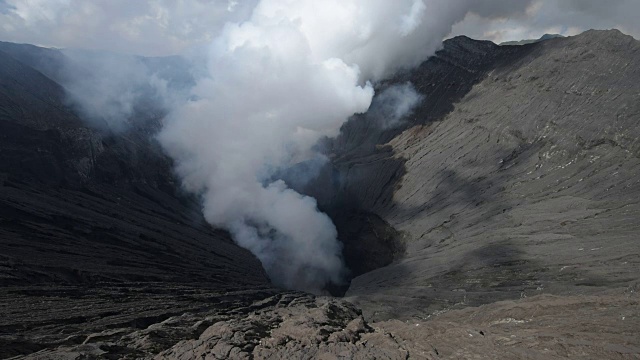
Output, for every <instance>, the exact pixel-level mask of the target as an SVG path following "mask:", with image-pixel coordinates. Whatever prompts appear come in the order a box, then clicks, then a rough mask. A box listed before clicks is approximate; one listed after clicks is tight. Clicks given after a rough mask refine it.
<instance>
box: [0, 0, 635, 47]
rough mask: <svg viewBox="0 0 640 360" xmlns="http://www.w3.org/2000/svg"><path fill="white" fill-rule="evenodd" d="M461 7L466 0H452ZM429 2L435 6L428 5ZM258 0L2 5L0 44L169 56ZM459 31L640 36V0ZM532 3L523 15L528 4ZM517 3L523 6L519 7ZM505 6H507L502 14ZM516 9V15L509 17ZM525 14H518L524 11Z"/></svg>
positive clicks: (545, 12) (535, 5) (568, 2)
mask: <svg viewBox="0 0 640 360" xmlns="http://www.w3.org/2000/svg"><path fill="white" fill-rule="evenodd" d="M452 1H453V2H455V1H458V0H452ZM426 2H427V3H428V1H426ZM256 3H257V0H136V1H131V0H0V40H4V41H13V42H24V43H32V44H37V45H42V46H52V47H60V48H92V49H107V50H112V51H118V52H123V53H136V54H142V55H168V54H176V53H181V52H183V51H184V50H186V49H189V48H191V47H194V46H198V45H200V44H203V43H207V42H209V41H210V40H211V39H212V38H214V37H215V36H216V35H217V34H218V33H219V32H220V31H221V29H222V27H223V26H224V24H225V23H226V22H228V21H233V22H239V21H243V20H244V19H247V18H249V16H250V14H251V11H252V10H253V8H254V7H255V4H256ZM496 3H498V4H502V5H501V6H495V5H492V6H483V5H482V4H483V2H482V1H480V0H479V1H478V2H477V4H480V6H477V7H478V9H476V10H475V11H474V12H472V13H469V14H468V15H467V17H466V18H465V20H464V21H462V22H460V23H458V24H456V25H455V26H454V27H453V31H452V35H458V34H465V35H468V36H471V37H473V38H478V39H488V40H492V41H495V42H502V41H508V40H520V39H523V38H537V37H539V36H541V35H543V34H545V33H560V34H564V35H575V34H577V33H580V32H582V31H584V30H587V29H591V28H596V29H609V28H618V29H620V30H622V31H623V32H625V33H627V34H630V35H633V36H634V37H636V38H640V22H639V21H637V14H640V0H612V1H604V0H516V1H506V0H505V1H502V2H500V1H498V2H496V1H493V4H496ZM523 3H526V4H528V5H527V6H525V7H526V10H525V11H521V8H522V7H523V6H522V4H523ZM513 4H516V5H513ZM499 7H501V8H499ZM509 7H512V8H514V11H508V10H509V9H507V8H509ZM516 10H517V11H516Z"/></svg>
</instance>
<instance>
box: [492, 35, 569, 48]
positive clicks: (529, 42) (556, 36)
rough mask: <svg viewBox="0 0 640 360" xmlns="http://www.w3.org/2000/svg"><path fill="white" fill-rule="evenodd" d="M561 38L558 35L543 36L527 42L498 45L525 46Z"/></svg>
mask: <svg viewBox="0 0 640 360" xmlns="http://www.w3.org/2000/svg"><path fill="white" fill-rule="evenodd" d="M562 37H564V36H562V35H560V34H544V35H542V36H541V37H540V38H539V39H529V40H520V41H505V42H503V43H500V45H526V44H533V43H537V42H540V41H545V40H550V39H556V38H562Z"/></svg>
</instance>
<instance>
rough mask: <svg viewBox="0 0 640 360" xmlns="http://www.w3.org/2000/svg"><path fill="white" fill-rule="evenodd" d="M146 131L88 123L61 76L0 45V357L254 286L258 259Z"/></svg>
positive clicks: (258, 284)
mask: <svg viewBox="0 0 640 360" xmlns="http://www.w3.org/2000/svg"><path fill="white" fill-rule="evenodd" d="M36 49H37V48H36ZM27 50H28V49H27ZM156 123H157V122H156ZM146 125H149V123H146ZM153 131H154V128H153V127H146V128H145V127H143V126H138V127H132V128H131V129H129V130H128V131H126V132H123V133H119V134H111V133H105V132H100V131H97V130H94V129H92V128H90V127H87V126H86V125H85V124H84V123H83V122H82V121H81V120H80V119H79V118H78V116H77V115H76V114H75V112H74V111H73V109H71V108H69V107H68V106H66V105H65V93H64V89H63V88H62V87H61V86H60V85H59V84H57V83H55V82H54V81H52V80H51V79H50V78H49V77H46V76H44V75H43V74H42V73H40V72H38V71H36V70H35V69H33V68H32V67H30V66H28V65H26V64H24V63H21V62H19V61H17V60H16V59H14V58H13V57H11V56H9V55H7V54H5V53H3V52H0V298H1V299H2V300H1V301H2V303H3V304H2V314H1V316H0V357H3V356H7V355H18V354H24V353H29V352H32V351H36V350H39V349H40V348H43V347H47V346H52V345H59V344H65V343H69V342H70V343H74V342H75V341H78V339H80V338H81V337H83V336H85V337H86V335H87V334H88V333H91V332H96V331H102V330H106V329H109V328H113V327H115V326H118V327H119V328H120V327H122V328H126V325H127V324H129V326H133V327H136V326H142V325H135V324H138V323H140V321H143V322H147V323H148V324H151V323H154V322H157V321H161V320H162V319H166V318H167V317H169V316H173V315H175V314H179V313H182V312H186V311H193V310H194V309H201V308H206V307H207V306H209V307H210V306H211V305H207V303H208V302H210V301H212V300H211V299H213V302H217V301H219V300H218V299H219V298H220V296H222V295H224V294H225V293H226V292H229V291H238V290H242V289H251V291H252V292H253V293H255V296H250V297H248V298H250V299H252V300H247V301H253V300H255V299H256V298H261V296H264V295H260V293H259V290H260V289H262V288H268V287H269V286H270V285H269V281H268V278H267V276H266V274H265V272H264V270H263V269H262V266H261V264H260V263H259V261H258V260H257V259H256V258H255V257H254V256H253V255H252V254H250V253H249V252H248V251H247V250H244V249H242V248H240V247H238V246H236V245H235V244H233V242H232V241H231V239H230V237H229V235H228V234H227V233H226V232H223V231H218V230H215V229H212V228H211V227H210V226H209V225H208V224H207V223H206V222H205V221H204V219H203V217H202V215H201V213H200V206H199V204H198V202H197V201H195V199H194V198H192V197H189V196H187V195H186V194H182V193H181V192H180V190H179V188H178V186H177V185H176V183H175V181H174V178H173V175H172V169H171V168H172V163H171V161H170V159H168V158H166V157H165V156H164V155H162V152H161V150H160V147H159V145H158V144H157V143H155V141H154V140H153V138H152V134H153ZM141 319H142V320H141ZM144 319H147V320H144ZM158 319H159V320H158ZM132 324H133V325H132ZM146 326H147V325H144V327H146ZM55 334H58V335H55ZM69 339H72V340H69ZM80 341H82V340H80ZM176 341H177V340H176Z"/></svg>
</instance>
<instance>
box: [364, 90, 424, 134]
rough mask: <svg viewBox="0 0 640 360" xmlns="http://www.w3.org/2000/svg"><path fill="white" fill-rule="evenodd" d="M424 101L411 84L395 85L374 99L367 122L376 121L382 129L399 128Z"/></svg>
mask: <svg viewBox="0 0 640 360" xmlns="http://www.w3.org/2000/svg"><path fill="white" fill-rule="evenodd" d="M423 99H424V96H423V95H422V94H419V93H418V92H417V91H416V89H415V88H414V87H413V84H411V83H409V82H407V83H405V84H400V85H393V86H391V87H388V88H386V89H384V90H383V91H382V92H380V93H379V94H378V95H377V96H376V97H375V98H374V99H373V102H372V104H371V108H370V109H369V112H368V117H367V120H368V121H375V122H376V123H377V124H378V126H380V127H381V128H382V129H391V128H394V127H398V126H400V125H402V123H403V120H404V118H405V117H407V116H409V115H411V113H412V112H413V109H414V108H415V107H416V106H417V105H418V104H419V103H420V101H422V100H423Z"/></svg>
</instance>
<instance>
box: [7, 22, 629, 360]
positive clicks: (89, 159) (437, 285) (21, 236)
mask: <svg viewBox="0 0 640 360" xmlns="http://www.w3.org/2000/svg"><path fill="white" fill-rule="evenodd" d="M639 48H640V45H639V43H638V42H637V41H636V40H634V39H632V38H631V37H628V36H625V35H623V34H621V33H619V32H617V31H606V32H602V31H589V32H586V33H584V34H582V35H579V36H576V37H571V38H563V39H551V40H547V41H543V42H540V43H536V44H530V45H524V46H497V45H495V44H493V43H490V42H479V41H474V40H471V39H468V38H464V37H458V38H454V39H451V40H448V41H446V42H445V44H444V48H443V49H442V50H441V51H440V52H438V53H437V55H436V56H434V57H432V58H431V59H429V60H428V61H426V62H425V63H423V64H422V65H421V66H420V67H419V68H418V69H415V70H412V71H408V72H406V73H401V74H398V75H397V76H396V77H394V78H393V79H390V80H388V81H386V82H384V83H382V84H379V87H380V89H379V90H382V89H383V88H384V87H386V86H391V85H393V84H396V83H405V82H406V81H411V82H412V83H413V84H414V85H415V87H416V89H417V90H418V91H419V92H421V93H422V94H424V95H425V99H424V101H423V102H422V103H421V104H420V105H419V106H418V108H417V109H416V110H415V111H414V113H413V114H412V115H411V116H409V117H408V118H407V119H405V121H404V122H403V123H402V124H400V125H399V126H397V127H395V128H383V127H380V126H377V125H376V122H375V114H365V115H362V116H356V117H354V118H352V119H351V120H350V121H349V122H348V123H347V124H345V126H344V127H343V129H342V131H341V135H340V136H339V137H338V138H336V139H328V140H326V141H325V142H324V143H323V144H322V146H323V147H324V149H325V150H326V152H327V153H328V154H329V155H330V158H331V164H330V165H329V166H327V167H325V168H324V169H323V170H322V171H321V173H320V176H319V177H318V178H317V179H316V180H314V181H313V182H312V183H309V184H298V185H297V187H298V189H299V190H301V191H304V192H306V193H308V194H311V195H314V196H315V197H317V198H318V200H319V205H320V207H321V208H322V209H323V210H325V211H327V212H328V213H329V214H330V215H331V216H332V218H333V219H334V221H335V222H336V225H337V226H338V229H339V232H340V236H341V240H342V241H343V242H344V243H345V258H346V260H347V262H348V265H349V267H350V268H351V269H352V270H353V275H354V276H355V277H354V279H353V280H352V282H351V286H350V287H349V289H348V290H347V293H346V298H345V299H339V298H329V297H314V296H311V295H307V294H302V293H295V292H283V291H282V290H278V289H273V288H272V287H271V286H270V285H269V283H268V279H267V278H266V276H265V275H264V272H263V271H262V269H261V267H260V266H259V263H258V262H257V260H256V259H255V258H254V257H253V256H251V255H250V254H249V253H248V252H246V251H244V250H242V249H240V248H238V247H236V246H235V245H234V244H232V243H231V242H230V241H229V238H228V235H227V234H225V233H223V232H220V231H216V230H213V229H210V228H209V227H207V226H206V224H204V222H203V221H202V220H201V217H200V215H198V208H197V204H195V203H194V201H193V199H191V198H189V197H188V196H187V195H184V194H181V193H180V192H179V191H177V190H176V186H175V184H174V180H173V179H172V178H171V177H170V176H169V174H170V171H169V169H170V166H171V162H170V161H169V160H168V159H166V158H164V157H163V156H161V155H159V152H158V149H157V145H156V144H154V142H153V141H152V140H149V137H148V134H149V133H152V132H153V126H154V124H157V122H156V120H157V119H154V116H151V115H149V114H146V116H148V117H149V119H146V120H145V121H143V125H141V126H140V127H137V128H134V129H132V130H131V131H129V132H126V133H124V134H118V135H112V134H111V135H109V134H105V133H103V132H98V131H96V130H92V129H90V128H88V127H86V126H84V125H83V124H82V123H81V122H80V121H79V119H78V117H77V116H76V115H75V113H74V112H73V109H70V108H68V107H66V106H65V102H64V101H63V94H64V91H63V89H62V88H61V87H60V86H59V85H58V84H56V83H55V81H53V80H51V79H50V78H47V77H46V76H44V75H43V73H46V72H47V71H46V70H47V69H42V68H39V66H41V65H39V64H38V63H35V62H34V61H33V59H34V58H40V57H41V55H39V56H38V57H33V56H31V57H30V56H24V53H21V52H20V51H16V50H15V48H14V49H13V50H12V51H13V52H11V51H8V52H9V53H11V55H9V54H8V53H2V52H0V61H2V64H3V66H2V67H0V75H1V79H0V86H1V87H0V101H1V102H0V126H2V129H1V131H0V136H2V141H1V142H0V161H1V164H2V167H1V168H0V170H1V172H2V174H3V175H2V181H0V185H1V186H0V221H1V224H2V226H0V247H1V250H2V251H1V252H0V260H1V261H2V263H1V267H0V271H2V272H1V274H2V278H1V283H0V285H1V288H0V315H1V316H0V357H11V356H16V357H17V358H23V357H26V358H34V359H85V358H114V359H116V358H132V359H133V358H154V357H155V358H157V359H164V358H166V359H174V358H179V359H192V358H207V359H216V358H218V359H224V358H271V359H280V358H292V359H305V358H322V359H337V358H338V359H340V358H341V359H350V358H362V359H372V358H378V359H406V358H418V359H420V358H424V359H439V358H443V359H444V358H488V359H494V358H526V359H550V358H564V357H578V358H594V359H601V358H621V359H625V358H638V357H640V339H638V336H637V334H638V332H640V310H639V309H640V307H639V306H638V305H639V304H638V297H637V290H638V285H637V284H638V277H639V276H640V275H639V272H638V271H637V268H638V262H640V242H639V239H638V236H639V235H640V229H639V227H640V221H639V220H640V214H639V211H640V205H638V201H639V200H638V199H639V198H640V197H639V195H640V194H638V192H639V190H640V184H638V182H639V181H640V179H638V174H639V170H640V169H639V166H640V144H639V143H638V141H637V140H638V137H639V136H640V134H639V132H640V128H639V127H638V125H639V124H638V121H640V85H639V84H640V82H639V81H638V80H639V79H640V73H639V71H640V70H639V69H640V67H639V65H640V52H639V51H638V49H639ZM1 50H2V48H1V47H0V51H1ZM28 54H32V53H31V52H29V53H28ZM52 56H53V55H52ZM56 56H57V55H56ZM30 59H31V60H30ZM158 116H160V115H158ZM284 177H285V178H286V174H285V175H284ZM194 219H195V220H194Z"/></svg>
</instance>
